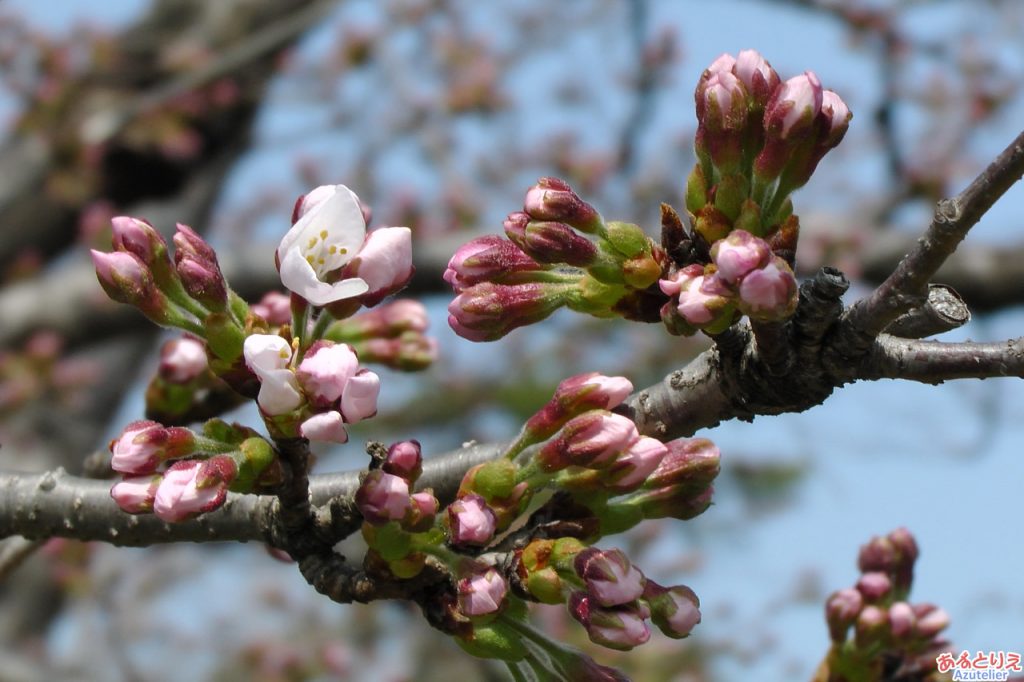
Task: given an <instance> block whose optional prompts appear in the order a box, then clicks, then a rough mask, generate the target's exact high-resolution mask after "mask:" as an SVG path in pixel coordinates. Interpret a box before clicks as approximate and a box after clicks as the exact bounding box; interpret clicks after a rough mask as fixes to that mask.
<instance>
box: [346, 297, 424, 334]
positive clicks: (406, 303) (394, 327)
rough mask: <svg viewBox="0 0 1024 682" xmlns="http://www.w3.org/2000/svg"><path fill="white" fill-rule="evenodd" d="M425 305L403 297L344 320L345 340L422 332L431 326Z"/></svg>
mask: <svg viewBox="0 0 1024 682" xmlns="http://www.w3.org/2000/svg"><path fill="white" fill-rule="evenodd" d="M429 322H430V320H429V318H428V317H427V309H426V307H425V306H424V305H423V304H422V303H420V302H419V301H414V300H412V299H411V298H400V299H397V300H395V301H391V302H390V303H385V304H384V305H381V306H377V307H376V308H373V309H372V310H366V311H363V312H361V313H359V314H358V315H356V316H354V317H351V318H349V319H347V320H343V321H342V323H341V325H340V328H341V329H343V330H344V333H345V336H344V338H345V340H348V339H369V338H394V337H397V336H400V335H402V334H404V333H405V332H416V333H419V334H422V333H423V332H425V331H426V330H427V327H428V326H429Z"/></svg>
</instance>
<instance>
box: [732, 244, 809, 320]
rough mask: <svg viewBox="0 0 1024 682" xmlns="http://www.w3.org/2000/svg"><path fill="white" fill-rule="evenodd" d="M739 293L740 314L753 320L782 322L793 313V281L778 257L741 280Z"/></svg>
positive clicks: (795, 293) (795, 287)
mask: <svg viewBox="0 0 1024 682" xmlns="http://www.w3.org/2000/svg"><path fill="white" fill-rule="evenodd" d="M739 291H740V303H739V306H740V310H741V311H743V312H744V313H746V314H747V315H749V316H750V317H752V318H754V319H758V320H769V321H770V320H783V319H785V318H787V317H789V316H790V315H792V314H793V311H794V310H795V309H796V304H797V286H796V277H794V276H793V271H792V270H791V269H790V267H789V264H787V263H786V261H784V260H783V259H782V258H779V257H778V256H776V257H775V258H773V259H772V260H771V262H769V263H768V264H767V265H766V266H764V267H763V268H760V269H758V270H754V271H752V272H749V273H748V274H747V275H746V276H745V277H743V279H742V280H740V287H739Z"/></svg>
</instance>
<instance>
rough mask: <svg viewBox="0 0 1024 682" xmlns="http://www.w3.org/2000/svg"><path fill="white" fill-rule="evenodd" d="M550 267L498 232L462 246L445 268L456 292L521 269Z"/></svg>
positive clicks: (445, 274)
mask: <svg viewBox="0 0 1024 682" xmlns="http://www.w3.org/2000/svg"><path fill="white" fill-rule="evenodd" d="M543 269H546V266H542V265H540V264H538V263H537V262H536V261H535V260H534V259H533V258H531V257H530V256H528V255H526V254H525V253H524V252H523V250H522V249H520V248H519V247H518V246H516V245H515V244H513V243H512V242H510V241H509V240H507V239H502V238H501V237H499V236H497V235H488V236H486V237H478V238H476V239H474V240H472V241H470V242H467V243H465V244H463V245H462V246H460V247H459V248H458V249H457V250H456V251H455V255H454V256H452V258H451V260H449V261H448V268H447V269H446V270H445V271H444V281H445V282H448V284H450V285H451V287H452V290H454V291H455V293H461V292H463V291H465V290H466V289H467V288H469V287H470V286H472V285H474V284H477V283H478V282H490V281H498V280H501V279H502V278H505V277H508V276H510V275H512V274H514V273H517V272H533V271H537V270H543Z"/></svg>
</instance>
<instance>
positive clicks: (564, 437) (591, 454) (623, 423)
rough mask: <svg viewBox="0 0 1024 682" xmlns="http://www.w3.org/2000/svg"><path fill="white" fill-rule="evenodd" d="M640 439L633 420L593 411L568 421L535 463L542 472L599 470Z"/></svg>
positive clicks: (601, 411) (545, 446) (540, 453)
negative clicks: (579, 468)
mask: <svg viewBox="0 0 1024 682" xmlns="http://www.w3.org/2000/svg"><path fill="white" fill-rule="evenodd" d="M639 438H640V434H639V433H637V430H636V424H634V423H633V421H632V420H631V419H628V418H626V417H623V416H622V415H619V414H612V413H611V412H607V411H605V410H592V411H590V412H586V413H584V414H582V415H580V416H578V417H575V418H573V419H571V420H569V422H568V423H566V425H565V426H564V427H563V428H562V430H561V431H560V432H559V433H558V434H557V436H556V437H555V438H553V439H552V440H550V441H549V442H547V443H545V445H544V447H543V448H541V450H540V452H539V453H537V456H536V461H537V463H538V464H539V465H540V467H541V469H542V470H543V471H547V472H554V471H559V470H561V469H564V468H566V467H568V466H581V467H587V468H600V467H602V466H604V465H605V464H608V463H609V462H611V460H613V459H614V458H615V457H616V456H617V455H618V454H619V453H621V452H624V451H625V450H627V449H628V448H629V447H630V446H631V445H632V444H633V443H635V442H636V441H637V440H638V439H639Z"/></svg>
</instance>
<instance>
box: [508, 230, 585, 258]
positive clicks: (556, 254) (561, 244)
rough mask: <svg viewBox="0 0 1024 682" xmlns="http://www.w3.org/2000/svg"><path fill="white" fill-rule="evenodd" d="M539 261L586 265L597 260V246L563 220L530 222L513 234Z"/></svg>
mask: <svg viewBox="0 0 1024 682" xmlns="http://www.w3.org/2000/svg"><path fill="white" fill-rule="evenodd" d="M510 238H511V239H512V241H514V242H515V243H516V244H517V245H518V246H519V247H520V248H521V249H522V250H523V251H525V252H526V253H527V254H528V255H529V256H530V257H531V258H533V259H534V260H535V261H537V262H538V263H567V264H568V265H575V266H576V267H580V268H585V267H588V266H590V265H593V264H594V263H595V261H596V260H597V255H598V251H597V245H596V244H594V242H592V241H590V240H589V239H587V238H586V237H584V236H582V235H580V234H578V233H577V232H575V231H574V230H573V229H572V228H571V227H569V226H568V225H566V224H564V223H553V222H539V221H532V222H530V223H528V224H527V225H526V227H525V228H524V230H523V232H522V235H521V236H517V237H512V236H511V235H510Z"/></svg>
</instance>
